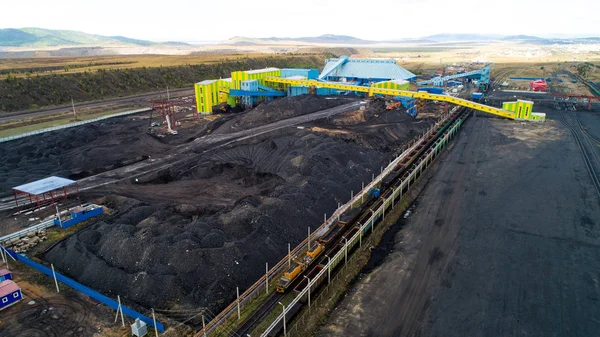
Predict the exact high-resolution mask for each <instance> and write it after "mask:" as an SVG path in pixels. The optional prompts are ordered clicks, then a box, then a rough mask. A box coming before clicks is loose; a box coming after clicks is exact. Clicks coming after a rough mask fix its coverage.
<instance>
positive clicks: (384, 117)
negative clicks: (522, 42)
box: [0, 63, 600, 336]
mask: <svg viewBox="0 0 600 337" xmlns="http://www.w3.org/2000/svg"><path fill="white" fill-rule="evenodd" d="M468 66H471V67H472V68H473V67H479V68H480V67H482V66H483V64H476V65H473V64H469V65H468ZM468 66H466V67H468ZM576 66H577V65H576V64H570V63H565V64H557V65H556V67H555V68H553V67H552V66H549V65H545V63H542V64H539V65H531V64H528V65H515V64H511V65H508V66H507V65H500V66H498V67H497V68H493V69H492V78H491V82H490V83H489V88H485V90H481V88H478V87H477V86H476V85H473V84H472V83H470V81H469V82H464V89H462V90H463V91H462V92H456V93H453V92H452V90H453V89H451V88H445V89H444V93H445V94H448V95H453V94H456V95H455V96H457V97H458V98H462V99H465V100H468V101H469V102H471V93H472V92H476V91H484V92H485V95H484V99H483V100H480V101H478V102H479V103H485V104H488V105H490V106H493V107H496V108H498V107H500V106H502V103H503V102H506V101H516V100H518V99H522V100H529V101H533V102H534V104H535V105H534V106H533V107H534V108H533V109H534V111H535V112H540V113H545V114H546V120H545V121H544V122H534V121H530V120H526V119H524V120H513V119H512V118H499V117H497V116H493V115H491V114H486V113H485V112H482V111H475V110H473V109H467V110H466V111H465V112H464V115H460V116H461V117H460V118H461V120H464V122H463V125H462V127H461V129H460V131H459V132H458V133H457V134H456V136H455V138H454V139H453V140H452V141H451V142H450V143H449V145H448V147H447V148H446V149H444V150H443V151H442V152H441V155H440V157H438V158H437V159H436V160H435V161H434V162H433V164H432V165H431V166H430V167H429V168H430V169H429V170H427V171H425V172H424V175H422V176H421V177H420V178H419V180H418V182H417V184H416V185H417V186H416V190H417V191H420V193H418V194H417V193H415V194H414V195H413V196H412V197H413V199H415V200H414V202H413V201H412V200H411V205H412V206H410V208H409V211H407V212H405V213H402V212H400V213H399V214H400V215H401V216H397V218H389V219H392V220H391V221H392V225H391V227H390V229H389V230H387V231H386V232H385V233H383V239H382V241H381V243H379V242H378V241H376V240H375V241H369V245H370V246H369V247H367V248H366V250H367V251H368V252H369V253H368V254H367V257H366V259H367V260H368V261H366V263H364V265H365V267H364V268H363V269H362V270H361V271H360V272H359V273H357V274H356V275H350V276H351V278H352V281H351V283H350V285H349V286H348V287H346V288H345V289H344V290H343V291H344V292H343V294H342V296H338V297H332V300H331V301H332V303H334V307H335V308H334V309H333V311H332V312H330V313H329V314H328V315H326V316H325V317H320V318H319V319H317V321H318V322H319V323H318V324H316V325H313V326H311V327H310V329H308V330H307V331H303V330H298V328H297V326H298V325H302V323H301V322H303V321H300V318H298V317H295V316H294V314H295V312H294V313H291V314H290V316H291V317H289V318H288V320H287V323H288V328H291V327H294V326H296V330H295V331H296V334H293V333H292V332H290V331H288V335H294V336H297V335H303V334H305V333H306V334H308V333H310V334H312V335H318V336H442V335H443V336H465V335H485V336H506V335H515V334H529V335H534V336H548V335H569V336H571V335H572V336H589V335H593V333H595V332H596V331H598V329H599V328H600V323H599V322H598V320H596V319H594V318H593V317H595V316H597V315H598V314H599V311H600V306H599V305H598V298H600V290H599V289H598V286H597V284H598V278H599V276H600V275H599V274H598V272H597V270H598V269H599V268H598V267H599V265H598V264H599V262H597V261H600V259H598V257H599V256H598V254H597V251H598V247H599V246H600V241H599V240H600V239H599V238H600V230H599V229H598V228H597V223H598V220H597V219H600V203H599V200H600V199H599V194H598V193H600V191H599V190H597V188H599V186H598V185H595V184H594V179H595V180H596V181H597V179H598V178H599V177H600V176H599V175H598V172H600V171H599V170H600V160H599V158H600V157H599V155H600V147H599V145H598V144H600V143H599V141H600V124H599V123H600V121H599V120H598V111H599V109H600V107H599V104H598V101H595V100H593V99H592V100H590V101H591V103H590V101H586V100H584V99H583V98H576V99H571V98H572V97H571V96H569V95H580V96H590V97H591V96H594V95H595V93H594V89H593V84H592V86H591V87H590V84H589V83H587V84H586V82H590V81H585V80H583V79H582V78H580V77H578V75H576V74H577V68H576ZM430 67H431V66H430ZM450 67H452V66H450ZM459 67H460V66H456V68H459ZM541 67H544V69H541ZM425 69H428V68H425ZM430 70H431V72H432V73H436V71H437V69H433V68H432V69H430ZM430 70H428V71H430ZM449 71H455V70H449ZM511 77H513V78H517V77H523V78H537V77H543V78H546V79H549V81H548V92H547V93H534V92H532V91H531V90H530V89H529V80H523V79H511ZM425 79H427V77H425V76H419V77H418V78H417V81H418V80H425ZM591 82H592V83H593V78H592V80H591ZM207 85H209V84H207ZM293 85H295V84H293ZM461 87H462V86H461ZM410 88H411V89H413V90H414V89H415V87H414V84H411V87H410ZM276 89H279V88H278V87H276ZM231 90H232V91H233V90H234V89H233V88H232V89H231ZM261 90H262V89H261ZM195 93H196V94H198V88H196V90H195ZM288 93H289V91H288ZM242 94H244V93H242ZM245 94H246V95H250V94H249V93H248V92H246V93H245ZM263 94H265V93H264V92H263ZM232 95H233V93H232ZM254 103H255V104H254V107H252V108H248V109H247V110H246V111H244V112H232V111H230V110H229V109H223V110H222V111H221V110H219V108H222V107H223V106H220V107H218V108H216V113H212V114H209V113H207V112H206V111H203V112H204V114H200V116H199V118H197V117H198V114H196V113H195V112H190V111H189V110H181V111H176V112H175V113H173V114H171V115H169V117H170V118H173V117H174V118H175V119H176V120H177V121H178V122H179V123H177V124H176V126H174V128H175V129H176V130H177V131H176V132H171V131H169V130H168V128H167V126H166V125H165V120H164V116H162V117H161V116H160V115H159V114H157V113H156V112H154V113H153V115H150V113H149V112H143V113H138V114H132V115H128V116H124V117H115V118H110V119H105V120H102V121H98V122H93V123H89V124H85V125H82V126H78V127H73V128H67V129H63V130H58V131H52V132H46V133H42V134H39V135H35V136H30V137H25V138H21V139H16V140H12V141H9V142H3V143H0V156H1V157H2V158H3V160H2V162H0V168H1V169H0V175H1V176H0V191H1V193H0V194H2V197H3V198H2V202H3V203H2V205H3V207H2V209H3V211H2V212H1V213H0V216H1V218H0V219H1V220H0V235H6V234H9V233H13V232H15V231H18V230H21V229H23V228H26V227H27V226H30V225H33V224H36V223H38V222H39V221H41V220H43V218H44V217H52V216H54V214H55V210H54V209H52V208H51V207H47V208H44V209H42V210H39V211H35V212H32V213H27V214H19V213H18V212H16V211H17V209H14V208H12V209H7V208H8V206H5V205H9V204H13V203H14V201H13V200H12V192H11V189H12V188H13V187H15V186H18V185H21V184H25V183H28V182H32V181H35V180H38V179H42V178H45V177H48V176H59V177H64V178H68V179H72V180H75V181H77V182H78V186H79V199H77V200H74V199H71V200H70V201H69V202H70V203H71V204H60V207H71V206H74V204H77V203H78V202H84V203H86V204H97V205H101V206H103V208H104V214H102V215H100V216H97V217H95V218H92V219H90V220H88V221H85V222H83V223H80V224H78V225H75V226H73V227H70V228H69V229H67V230H62V229H59V228H57V227H50V228H48V229H47V230H45V231H44V232H36V234H35V238H36V239H35V241H36V244H35V245H33V244H28V248H26V249H25V248H22V246H20V247H21V248H20V249H21V250H23V251H24V253H25V254H27V256H28V257H30V258H32V259H33V260H35V261H37V262H40V263H42V264H44V265H47V266H50V265H52V266H53V267H54V268H55V269H56V271H57V272H60V273H62V274H63V275H65V276H67V277H70V278H72V279H74V280H75V281H77V282H79V283H81V284H83V285H85V286H87V287H89V288H91V289H93V290H95V291H98V292H99V293H101V294H103V295H105V296H107V297H110V298H112V299H116V298H117V296H119V297H120V300H121V301H123V304H124V305H126V306H128V307H130V308H132V309H134V310H137V311H138V312H140V313H143V314H144V315H146V316H150V317H151V309H154V312H155V313H156V318H157V320H158V321H160V322H162V323H164V324H165V327H166V330H167V331H166V334H165V335H168V336H186V335H194V333H197V332H198V331H201V330H200V329H201V328H202V321H201V320H200V317H201V316H205V317H206V323H208V322H209V321H210V320H211V319H212V318H214V317H215V316H217V315H218V314H219V313H220V312H221V311H222V310H224V309H226V308H228V307H229V306H230V304H232V303H233V304H234V306H233V308H234V309H235V303H236V288H239V291H240V293H242V292H244V291H245V290H246V289H248V288H250V287H251V286H253V284H255V282H257V280H259V279H260V278H261V277H263V276H264V275H265V264H268V268H270V267H272V266H275V265H276V264H277V263H278V262H279V261H280V260H282V259H286V258H287V254H288V244H290V245H291V247H292V248H294V247H296V246H298V245H301V243H302V242H303V241H304V240H305V239H306V237H307V228H308V227H310V228H312V229H313V230H315V229H316V228H317V227H319V226H320V225H321V224H322V223H323V219H324V215H325V217H329V216H331V214H333V213H334V211H336V210H337V209H338V207H339V205H341V204H344V203H346V202H348V200H349V198H350V197H351V196H352V195H354V194H356V193H358V192H359V191H360V190H361V189H362V188H363V184H367V183H368V182H370V181H371V180H372V179H373V177H375V176H377V175H379V174H380V173H381V172H382V170H383V168H385V167H386V166H387V165H388V164H390V162H391V161H392V160H393V159H395V158H397V156H399V155H400V154H402V153H403V151H404V150H405V149H406V148H407V147H408V146H411V145H412V144H414V142H415V140H416V139H419V137H421V136H422V135H423V134H424V133H427V132H430V128H432V127H434V128H435V127H436V126H437V124H436V123H437V122H439V121H440V120H441V119H442V118H443V117H444V116H447V115H446V114H447V113H448V112H449V111H450V109H451V108H452V107H453V106H452V105H447V104H444V103H443V102H441V101H437V100H433V99H431V98H423V99H422V100H420V101H418V102H417V104H416V106H417V109H418V114H417V116H416V117H414V116H411V115H409V112H410V110H409V108H406V107H405V106H403V105H401V104H392V103H393V100H391V99H390V98H389V97H371V98H369V97H363V96H362V95H361V92H353V93H348V94H345V95H330V94H322V93H319V92H318V91H317V92H316V95H315V94H310V93H308V94H300V95H293V96H290V95H288V97H283V98H277V99H274V100H272V101H265V102H262V103H260V102H254ZM210 108H212V107H210ZM198 109H200V108H198ZM211 110H212V109H211ZM198 111H200V110H198ZM461 111H462V110H461ZM493 111H495V110H493ZM211 112H212V111H211ZM492 113H493V112H492ZM467 115H470V116H471V117H470V118H466V116H467ZM443 130H445V129H442V131H443ZM440 134H441V131H440ZM378 187H379V188H381V192H382V193H385V192H384V188H385V186H384V184H382V186H378ZM371 192H372V191H369V196H370V197H371V198H373V200H376V199H377V196H375V195H374V194H373V195H372V194H371ZM383 195H384V194H383ZM384 204H385V203H384ZM365 205H370V204H369V203H365ZM358 206H361V205H358ZM405 206H406V205H404V204H403V207H405ZM353 207H355V205H353ZM359 208H360V207H357V208H356V209H355V210H354V212H355V213H359V212H362V210H360V209H359ZM27 210H28V211H29V210H30V209H29V208H28V209H27ZM371 211H372V210H371ZM384 214H385V213H384ZM389 216H390V217H393V216H394V215H389ZM384 217H385V216H384ZM388 221H390V220H388ZM321 234H322V233H321ZM315 235H318V234H315ZM31 238H33V237H31ZM318 239H319V238H318V237H316V238H315V239H314V240H318ZM344 239H347V238H345V237H344ZM31 241H33V240H29V241H28V242H31ZM317 242H320V241H317ZM319 244H320V243H319ZM15 247H16V246H11V247H7V248H9V249H11V248H13V249H14V248H15ZM357 251H358V250H357ZM317 254H318V253H317ZM357 254H358V253H357ZM321 258H322V256H321ZM369 258H370V260H369ZM298 260H300V259H298ZM359 260H360V259H359ZM8 261H9V262H8V263H9V264H10V269H11V271H12V272H13V274H14V275H15V277H14V279H15V281H16V282H17V283H18V284H19V286H20V287H21V289H22V292H23V295H24V296H25V299H24V300H22V301H20V302H18V303H17V304H15V305H14V306H11V307H9V308H6V309H4V310H2V311H1V312H0V334H2V335H4V334H6V335H7V336H62V335H73V336H92V335H95V336H124V335H129V334H130V329H129V327H128V326H127V324H132V323H133V319H132V318H131V317H128V316H125V317H124V321H125V324H126V325H125V327H122V324H121V321H120V320H121V318H120V317H117V318H118V319H116V320H115V313H116V311H115V310H113V309H111V308H109V307H107V306H105V305H104V304H102V303H100V302H97V301H95V300H93V299H91V298H89V297H87V296H85V295H83V294H81V293H79V292H77V291H76V290H73V289H71V288H69V287H68V286H66V285H64V284H59V287H60V293H56V289H55V283H54V280H53V279H52V278H51V277H47V276H45V275H42V274H41V273H39V272H37V271H35V270H33V269H32V268H30V267H28V266H25V265H23V264H20V263H19V262H16V261H13V260H10V258H9V260H8ZM353 261H354V260H353ZM363 262H365V261H363ZM290 263H291V262H290ZM310 268H312V266H309V267H307V270H309V269H310ZM340 269H341V268H340ZM349 269H351V268H349ZM303 270H304V269H303ZM334 272H336V273H337V272H340V273H341V271H339V270H334ZM344 272H345V273H347V271H346V269H345V267H344ZM282 275H283V273H278V274H276V275H271V276H270V280H271V281H273V282H276V281H277V280H278V279H279V278H280V277H281V276H282ZM309 277H313V276H312V274H309ZM298 279H301V277H300V276H299V277H298ZM309 282H310V281H309ZM274 287H275V286H274V284H273V286H272V288H274ZM317 287H319V288H320V287H321V286H320V285H317V286H316V288H317ZM270 290H271V292H273V289H270ZM309 291H310V290H309ZM319 291H320V290H319V289H316V290H315V292H317V293H318V292H319ZM273 293H274V292H273ZM290 293H291V292H287V293H286V296H292V295H290ZM328 293H329V292H328ZM334 293H335V292H334ZM273 296H275V295H269V297H268V298H267V299H266V300H264V301H265V302H260V301H259V300H257V301H256V303H254V302H252V303H251V304H245V305H246V308H251V307H255V308H256V309H255V311H256V313H249V312H245V313H244V315H246V316H245V317H250V318H244V319H240V324H238V326H237V327H232V325H231V324H230V325H228V326H229V327H228V329H230V330H228V331H225V332H223V330H219V329H214V330H211V331H210V333H209V334H208V335H214V336H217V335H219V336H221V335H223V336H224V335H230V336H236V335H251V336H259V335H260V329H264V326H265V324H264V323H263V325H260V324H259V323H260V321H261V320H263V321H267V320H269V319H270V320H272V319H273V318H274V316H273V315H271V316H269V315H268V313H267V312H266V310H267V309H270V311H274V310H279V311H281V306H278V305H277V301H276V300H274V298H279V297H273ZM277 296H279V295H277ZM281 296H283V295H281ZM319 296H321V297H322V296H324V295H323V294H322V293H321V294H319ZM281 298H282V299H281V301H282V302H283V303H284V304H285V305H287V304H288V303H290V299H289V298H288V297H285V298H284V297H281ZM302 303H303V304H302V305H303V307H304V308H306V307H307V305H308V306H310V300H309V302H308V303H307V302H306V300H305V299H303V300H302ZM269 305H270V306H271V307H269ZM282 305H283V304H282ZM248 310H249V309H248ZM263 311H264V312H263ZM232 312H233V314H232V316H229V318H228V321H232V320H233V321H235V319H236V318H237V316H236V315H235V310H233V311H232ZM302 312H308V311H306V310H305V311H302ZM117 316H118V315H117ZM298 316H299V317H306V314H305V315H304V316H301V315H298ZM250 321H252V322H253V323H252V324H250V323H248V322H250ZM269 323H270V322H267V323H266V325H268V324H269ZM257 326H258V327H260V329H259V328H257ZM149 327H151V326H150V325H149ZM238 328H239V329H238ZM279 329H281V326H280V327H279ZM298 331H301V332H298ZM241 332H243V334H241ZM152 333H154V332H153V331H152ZM283 334H284V332H283V330H279V331H278V332H277V331H275V332H274V333H273V335H283ZM200 335H202V334H200Z"/></svg>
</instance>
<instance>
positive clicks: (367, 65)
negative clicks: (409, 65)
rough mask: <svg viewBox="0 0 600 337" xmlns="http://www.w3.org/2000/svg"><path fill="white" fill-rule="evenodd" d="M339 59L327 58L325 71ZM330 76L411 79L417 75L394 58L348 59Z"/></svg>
mask: <svg viewBox="0 0 600 337" xmlns="http://www.w3.org/2000/svg"><path fill="white" fill-rule="evenodd" d="M337 61H338V59H328V60H326V61H325V62H326V63H325V68H324V69H323V73H326V72H327V71H329V70H330V69H331V68H332V67H334V66H335V63H336V62H337ZM329 76H333V77H356V78H366V79H369V78H372V79H384V80H395V79H403V80H410V79H413V78H415V77H416V75H415V74H413V73H411V72H410V71H408V70H406V69H404V68H402V67H400V66H399V65H397V64H396V61H394V60H392V59H383V60H379V59H348V61H347V62H346V63H344V64H342V65H341V66H340V67H339V68H337V69H335V70H334V71H333V72H332V73H331V74H329Z"/></svg>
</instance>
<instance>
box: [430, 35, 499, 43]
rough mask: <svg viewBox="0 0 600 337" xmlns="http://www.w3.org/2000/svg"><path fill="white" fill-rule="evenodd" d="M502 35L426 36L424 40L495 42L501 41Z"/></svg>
mask: <svg viewBox="0 0 600 337" xmlns="http://www.w3.org/2000/svg"><path fill="white" fill-rule="evenodd" d="M502 37H503V36H502V35H483V34H436V35H430V36H425V37H423V38H422V39H424V40H430V41H436V42H449V41H494V40H499V39H501V38H502Z"/></svg>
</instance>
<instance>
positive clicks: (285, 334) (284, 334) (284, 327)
mask: <svg viewBox="0 0 600 337" xmlns="http://www.w3.org/2000/svg"><path fill="white" fill-rule="evenodd" d="M278 303H279V304H281V306H282V307H283V337H287V328H286V326H285V305H283V303H281V302H278Z"/></svg>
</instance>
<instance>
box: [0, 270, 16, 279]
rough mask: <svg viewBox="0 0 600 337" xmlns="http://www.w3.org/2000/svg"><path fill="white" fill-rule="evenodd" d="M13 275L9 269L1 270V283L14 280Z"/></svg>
mask: <svg viewBox="0 0 600 337" xmlns="http://www.w3.org/2000/svg"><path fill="white" fill-rule="evenodd" d="M12 279H13V278H12V273H11V272H10V270H8V269H0V282H2V281H6V280H12Z"/></svg>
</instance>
